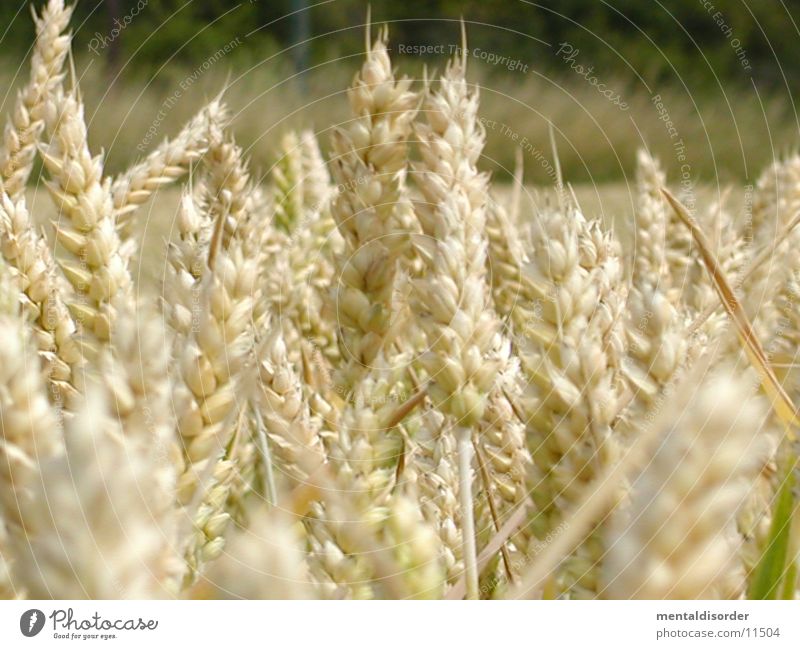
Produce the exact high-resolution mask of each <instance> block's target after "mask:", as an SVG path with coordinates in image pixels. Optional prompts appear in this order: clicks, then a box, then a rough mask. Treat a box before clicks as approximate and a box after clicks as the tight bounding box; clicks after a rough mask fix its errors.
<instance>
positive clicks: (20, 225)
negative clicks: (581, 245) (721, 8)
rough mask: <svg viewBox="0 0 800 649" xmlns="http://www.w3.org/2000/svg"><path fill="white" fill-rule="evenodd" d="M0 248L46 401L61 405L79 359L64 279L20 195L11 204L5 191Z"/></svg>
mask: <svg viewBox="0 0 800 649" xmlns="http://www.w3.org/2000/svg"><path fill="white" fill-rule="evenodd" d="M0 192H2V190H0ZM0 252H2V256H3V258H4V259H5V260H6V262H7V263H8V264H9V266H10V271H11V275H12V276H13V278H14V280H15V283H16V286H17V288H18V291H19V296H20V299H21V301H22V305H23V310H24V312H25V314H26V316H27V317H28V318H29V319H30V322H31V323H32V325H33V330H34V341H35V343H36V346H37V347H38V349H39V353H40V355H41V357H42V360H43V361H44V365H45V372H46V374H47V378H48V382H49V386H48V387H49V394H50V400H51V401H52V402H53V404H54V405H56V406H61V405H64V402H65V401H66V400H67V399H68V398H70V397H71V396H74V393H75V387H74V385H73V383H74V381H73V376H72V375H73V372H74V371H75V368H76V367H77V366H78V365H79V364H80V362H81V353H80V349H79V347H78V345H77V344H76V342H75V339H74V336H75V323H74V322H73V321H72V317H71V316H70V314H69V311H68V309H67V307H66V304H65V303H64V300H63V294H64V293H65V292H66V291H65V290H64V286H63V284H62V282H63V280H62V278H61V276H60V275H58V274H57V269H56V266H55V261H54V260H53V257H52V254H51V252H50V248H49V247H48V244H47V242H46V241H45V239H44V236H42V235H40V234H38V233H37V232H36V231H35V229H34V227H33V224H32V223H31V219H30V216H29V214H28V210H27V209H26V207H25V201H24V199H23V198H20V199H19V200H18V201H17V202H16V203H15V202H14V201H12V199H11V198H10V197H9V196H8V195H7V194H5V192H2V197H0ZM60 280H61V281H60Z"/></svg>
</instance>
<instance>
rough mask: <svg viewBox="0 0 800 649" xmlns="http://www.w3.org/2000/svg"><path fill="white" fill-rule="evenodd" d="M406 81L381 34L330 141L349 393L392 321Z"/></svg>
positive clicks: (406, 127)
mask: <svg viewBox="0 0 800 649" xmlns="http://www.w3.org/2000/svg"><path fill="white" fill-rule="evenodd" d="M410 87H411V80H410V79H406V78H402V79H396V78H395V76H394V74H393V73H392V68H391V61H390V60H389V54H388V50H387V47H386V34H385V32H384V33H381V34H380V35H379V37H378V39H377V40H376V42H375V43H374V44H372V45H371V46H368V48H367V59H366V61H365V62H364V64H363V66H362V68H361V71H360V73H359V74H358V75H357V76H356V78H355V80H354V82H353V84H352V86H351V87H350V90H349V92H348V98H349V100H350V107H351V110H352V113H353V116H354V117H353V120H352V121H351V122H350V123H349V124H348V125H347V127H346V128H344V129H341V130H337V131H336V132H335V133H334V136H333V152H334V155H335V157H334V159H333V161H332V169H333V176H334V179H335V181H336V182H337V183H338V185H339V192H338V193H337V194H336V196H335V197H334V199H333V202H332V204H331V213H332V214H333V217H334V219H335V220H336V225H337V227H338V228H339V232H340V234H341V235H342V238H343V239H344V251H343V253H342V254H341V255H339V256H337V258H336V272H337V278H338V281H337V285H336V286H335V288H334V290H335V294H334V303H335V309H336V316H335V317H336V319H337V321H338V325H339V328H340V335H339V345H340V347H341V350H342V357H343V358H344V359H346V363H344V364H343V366H342V368H341V371H340V372H339V374H340V376H339V378H338V381H339V383H340V384H341V385H342V388H343V389H344V390H345V391H349V390H351V389H352V388H353V386H354V385H355V384H356V383H357V382H358V379H359V378H360V377H361V375H363V373H364V372H365V368H368V367H369V366H370V364H371V363H372V362H373V360H375V358H376V357H377V356H378V354H379V352H380V351H381V350H382V349H386V348H387V342H388V340H387V338H388V337H389V335H390V332H391V330H392V327H393V325H394V324H395V323H396V320H397V311H398V305H397V304H396V303H395V295H394V291H395V277H396V273H397V259H398V257H399V255H400V254H401V253H402V251H403V249H404V246H405V241H406V239H407V232H408V230H409V229H410V219H411V206H410V203H409V202H408V199H407V198H406V197H405V193H406V191H405V175H406V165H407V140H408V136H409V134H410V132H411V122H412V120H413V118H414V115H415V112H416V111H415V108H416V104H417V95H416V94H415V93H414V92H412V91H411V90H410Z"/></svg>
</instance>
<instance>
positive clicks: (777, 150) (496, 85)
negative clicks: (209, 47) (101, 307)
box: [0, 56, 798, 185]
mask: <svg viewBox="0 0 800 649" xmlns="http://www.w3.org/2000/svg"><path fill="white" fill-rule="evenodd" d="M359 60H360V58H359V57H357V56H354V57H353V58H352V60H351V59H345V60H341V61H339V62H336V63H330V64H324V65H322V66H320V67H318V68H316V69H313V70H311V71H310V72H308V73H306V74H305V75H304V76H303V79H302V83H301V82H300V81H299V80H298V79H297V78H293V73H292V71H291V69H290V67H289V66H288V65H286V64H285V62H282V61H280V60H269V59H268V60H266V61H264V62H262V63H260V64H258V65H257V66H255V67H253V68H251V69H248V70H229V69H228V68H227V67H226V65H225V61H224V59H222V60H221V61H220V62H219V63H217V64H216V65H214V66H212V67H211V68H210V69H209V70H208V71H207V72H202V73H199V74H198V73H197V70H179V69H177V68H165V69H164V70H163V71H162V72H161V73H159V75H158V76H157V77H156V78H155V80H153V81H147V80H144V79H141V78H138V79H137V76H136V71H135V70H133V69H126V68H123V69H122V70H121V71H120V73H119V75H118V77H117V78H108V77H106V76H105V75H104V74H102V73H101V71H100V68H99V64H97V63H96V62H95V61H92V60H87V61H78V65H77V69H78V71H79V72H78V75H79V76H80V77H81V85H82V88H83V91H84V95H85V99H86V103H87V119H88V120H89V122H90V124H89V131H90V133H91V144H92V146H93V147H94V148H95V149H96V150H100V149H103V150H104V151H105V152H106V154H107V159H108V168H109V169H110V170H112V171H117V170H119V169H120V168H121V166H122V165H123V164H126V163H128V164H129V163H130V162H131V161H132V160H133V159H135V158H137V157H141V156H142V155H144V154H145V153H146V152H147V151H149V150H151V149H152V148H153V147H154V146H156V145H157V144H158V142H159V141H161V139H163V138H164V137H166V136H169V135H173V134H175V133H176V132H177V131H178V130H179V128H180V126H181V125H182V124H183V123H185V121H186V120H187V119H188V118H189V117H191V115H192V114H193V113H194V112H195V111H196V110H197V108H198V107H199V106H200V105H201V104H202V103H203V101H205V100H206V99H208V98H209V97H212V96H215V95H216V94H218V93H219V91H220V89H221V88H223V87H226V84H227V92H226V100H227V102H228V103H229V105H230V106H231V108H232V110H233V114H234V123H233V129H234V131H235V133H236V135H237V137H238V138H239V141H240V142H241V143H242V144H243V146H244V147H245V148H246V149H247V152H248V155H249V156H250V157H251V159H252V161H253V163H254V168H255V169H256V170H258V171H260V173H263V174H266V173H267V172H268V170H269V168H270V166H271V165H272V164H273V162H274V157H275V149H276V145H277V142H278V140H279V138H280V136H281V134H282V133H284V132H285V131H286V130H288V129H290V128H298V127H310V128H312V129H315V130H316V131H317V133H318V136H319V139H320V142H321V144H322V146H323V149H326V148H327V143H328V142H329V140H330V131H331V129H332V128H333V126H331V125H335V124H338V123H341V122H342V121H343V120H345V119H347V115H348V106H347V97H346V93H345V91H344V90H343V88H346V87H347V86H348V84H349V82H350V79H351V78H352V75H353V73H354V72H355V66H356V64H357V62H358V61H359ZM442 64H444V57H443V60H442ZM18 65H19V62H15V63H14V64H13V65H9V66H8V68H7V69H9V70H13V69H16V67H17V66H18ZM397 65H398V67H399V68H400V69H401V70H402V71H404V72H406V71H410V72H409V74H411V75H413V76H417V77H418V78H420V79H421V77H422V69H421V66H420V63H419V61H417V60H413V59H412V60H402V59H400V60H399V61H398V62H397ZM430 72H431V71H430V70H429V74H430ZM7 77H8V75H6V79H4V80H3V81H4V83H8V82H10V79H8V78H7ZM469 77H470V78H471V79H472V80H473V81H474V82H475V83H477V84H479V85H480V86H481V88H482V90H481V116H482V119H483V121H484V125H485V127H486V131H487V140H488V142H487V147H486V149H485V155H484V160H483V167H484V168H485V169H487V170H490V171H492V172H493V174H494V175H495V176H496V177H498V178H501V179H502V178H505V179H508V178H510V176H511V170H512V168H513V165H514V159H515V155H516V152H517V150H518V149H521V150H522V152H523V154H524V162H525V168H526V181H527V182H531V183H536V184H543V185H547V184H550V183H552V181H553V160H552V155H551V152H550V151H551V149H550V144H549V136H548V133H549V128H550V127H551V125H552V127H553V129H554V130H555V133H556V137H557V141H558V147H559V157H560V161H561V165H562V168H563V171H564V176H565V178H566V179H567V180H568V181H571V182H575V183H581V184H585V183H590V184H591V183H603V184H605V183H608V182H621V181H622V182H625V180H626V178H627V179H630V177H631V174H632V170H633V168H634V162H635V152H636V150H637V149H638V148H639V147H641V146H646V147H648V148H649V149H650V150H651V151H652V152H653V153H654V154H655V155H657V156H658V157H659V158H661V160H662V163H663V165H664V166H665V168H666V169H667V172H668V176H669V177H670V179H676V180H679V179H680V178H681V176H682V175H687V176H689V177H690V178H691V179H692V180H693V181H701V182H705V183H712V184H713V183H715V182H717V180H718V179H719V180H720V181H721V182H728V181H734V182H753V181H754V179H755V178H757V177H758V174H759V173H760V171H761V170H762V169H763V167H764V166H765V165H766V164H768V163H769V162H770V161H771V160H772V159H773V158H775V157H780V156H781V155H783V154H785V153H787V152H788V151H790V150H791V149H792V148H793V147H795V146H796V145H797V143H798V121H797V117H796V116H795V115H794V113H793V112H792V110H791V102H790V101H788V100H787V98H785V97H779V96H770V95H765V94H758V95H757V94H756V92H755V90H754V89H753V88H749V89H748V88H746V87H741V88H737V87H728V88H723V87H719V88H707V89H706V90H705V91H704V93H703V95H702V96H700V95H691V94H689V93H688V92H687V91H686V90H685V89H683V88H679V87H675V86H673V87H663V88H657V89H654V88H645V87H644V86H643V85H635V84H631V83H628V82H625V81H624V80H621V79H620V80H615V79H603V81H604V82H605V83H606V85H607V87H608V88H610V89H613V90H614V91H615V92H617V93H619V95H620V96H621V97H622V98H623V99H624V100H625V103H626V104H627V110H622V109H621V107H620V106H618V105H615V103H613V102H611V101H609V100H608V99H606V98H605V97H603V96H602V95H601V94H600V93H599V92H598V90H597V88H596V87H594V86H592V85H591V84H590V83H589V82H587V81H586V80H585V79H584V78H583V77H581V76H578V75H574V74H573V75H569V74H567V75H566V76H563V77H562V78H559V79H550V78H545V77H543V76H541V75H538V74H537V72H536V70H535V69H531V70H530V71H528V72H527V73H522V72H519V73H504V74H500V73H498V72H497V70H496V69H493V68H488V67H486V66H485V65H483V66H482V65H481V62H480V61H475V62H474V63H473V62H470V69H469ZM654 96H657V97H658V98H659V106H657V105H656V103H654V101H653V97H654ZM13 98H14V92H13V90H9V91H8V92H7V93H6V95H5V96H4V98H3V102H2V106H0V108H2V110H8V109H9V107H10V105H11V101H12V100H13ZM667 119H668V120H669V122H671V124H672V128H671V129H670V127H669V125H668V124H667ZM148 132H149V133H150V135H148Z"/></svg>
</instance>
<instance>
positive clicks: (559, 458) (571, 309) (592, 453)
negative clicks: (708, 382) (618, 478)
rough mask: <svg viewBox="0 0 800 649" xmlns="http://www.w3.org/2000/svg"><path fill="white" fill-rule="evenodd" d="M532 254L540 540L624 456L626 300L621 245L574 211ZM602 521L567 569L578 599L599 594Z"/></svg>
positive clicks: (525, 362) (546, 217)
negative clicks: (619, 421)
mask: <svg viewBox="0 0 800 649" xmlns="http://www.w3.org/2000/svg"><path fill="white" fill-rule="evenodd" d="M531 247H532V249H533V250H536V251H537V253H536V255H535V256H534V257H533V258H532V260H531V263H530V264H528V265H526V267H525V268H524V271H525V283H526V285H527V286H528V287H529V290H530V291H532V296H533V295H535V299H536V300H537V301H538V302H539V304H540V305H541V307H540V310H539V314H540V318H539V320H538V322H537V321H536V320H533V321H531V322H529V323H528V325H527V327H526V328H524V329H522V328H521V329H520V331H519V333H518V334H517V342H518V349H519V355H520V359H521V362H522V368H523V371H524V373H525V375H526V378H527V380H528V381H529V384H528V386H527V388H526V391H525V394H524V398H523V399H522V400H521V402H520V405H521V406H522V408H523V409H524V413H525V418H526V420H527V428H528V448H529V449H530V452H531V456H532V458H533V470H532V472H531V476H530V480H531V482H530V487H529V488H530V490H531V491H532V495H533V500H534V503H535V505H536V510H535V512H534V516H533V520H532V521H531V524H530V525H529V527H528V528H527V529H526V530H525V531H526V532H527V533H528V534H530V533H532V534H533V536H534V537H535V538H536V539H538V540H539V541H541V540H542V539H545V538H547V536H548V535H552V534H557V533H558V530H557V528H556V522H557V521H558V520H559V517H560V512H562V511H564V510H565V509H570V507H571V506H574V505H575V499H576V498H579V497H581V495H582V494H583V488H584V486H585V485H587V484H590V483H591V481H592V479H593V478H594V476H596V475H598V474H599V473H600V472H601V470H602V468H603V467H606V466H610V465H612V464H613V463H614V461H615V459H616V457H617V456H618V454H619V441H618V440H617V438H616V436H615V435H614V434H613V431H612V430H611V425H612V423H613V421H614V419H615V417H616V416H617V414H618V412H619V407H620V386H619V383H618V381H619V376H618V369H617V368H618V367H619V364H620V360H621V351H622V350H621V349H620V346H619V339H618V338H619V333H620V329H621V327H620V325H621V322H620V320H621V315H620V314H619V309H620V307H621V304H622V302H623V301H624V293H623V291H622V287H621V267H620V265H619V259H618V256H617V255H618V253H617V251H616V250H617V247H616V245H615V244H614V242H613V241H612V240H611V239H610V238H607V236H605V235H603V234H602V233H601V232H600V230H599V228H598V227H597V226H596V225H594V226H593V225H591V224H588V223H587V222H586V221H585V219H584V218H583V216H582V215H581V214H580V213H579V212H577V211H576V210H574V209H570V210H569V211H567V212H566V213H562V212H547V213H544V214H541V215H538V217H537V218H536V220H535V222H534V226H533V232H532V239H531ZM601 522H602V519H600V520H598V521H596V523H595V528H594V530H593V531H592V532H591V533H590V535H589V536H588V537H587V538H586V540H585V541H584V542H583V544H582V545H581V546H580V547H579V548H578V549H577V550H576V552H575V554H574V555H572V556H571V557H569V558H567V559H566V560H565V561H564V562H563V564H562V566H561V571H560V574H559V575H558V578H557V580H556V584H555V585H556V587H557V589H558V590H560V591H563V592H570V594H571V595H572V596H576V597H586V596H589V597H591V596H593V595H594V593H596V592H597V587H598V568H599V559H600V557H601V556H602V547H601V545H600V541H599V529H598V526H599V524H600V523H601Z"/></svg>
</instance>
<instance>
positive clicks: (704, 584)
mask: <svg viewBox="0 0 800 649" xmlns="http://www.w3.org/2000/svg"><path fill="white" fill-rule="evenodd" d="M733 371H734V370H733V368H728V369H726V370H725V372H724V374H723V373H720V374H719V375H718V376H715V377H712V378H711V379H709V380H706V382H705V384H704V385H703V386H702V387H701V388H700V390H698V389H697V386H696V385H691V384H687V385H686V386H685V388H684V389H682V390H681V391H680V393H679V394H678V396H677V398H676V400H675V401H673V402H672V404H673V405H672V407H674V409H675V412H677V413H680V415H679V419H678V421H676V422H675V424H674V425H673V426H670V427H669V428H668V429H665V430H664V431H663V434H662V435H661V436H660V437H659V439H660V443H659V446H658V448H657V449H656V450H655V453H654V455H653V457H652V459H651V461H650V463H649V464H648V465H647V466H646V467H645V469H644V470H643V471H642V473H641V475H639V476H638V477H637V478H636V479H635V480H634V482H633V484H632V495H631V499H632V502H631V506H630V510H629V511H625V510H622V511H620V512H618V513H617V514H615V516H614V522H613V525H612V527H611V529H610V530H609V536H608V540H607V543H608V546H609V550H608V556H607V559H606V562H605V566H604V580H605V584H606V590H605V593H606V594H608V595H609V596H610V597H615V598H642V599H663V598H669V599H703V598H714V597H726V596H729V594H728V592H727V588H728V583H729V577H730V574H731V572H732V571H735V570H736V550H737V548H736V543H737V541H736V540H735V539H736V533H735V529H734V525H735V513H736V510H737V509H738V508H740V507H741V505H742V503H743V501H744V498H745V496H746V495H747V493H748V491H749V489H750V488H751V487H752V485H753V481H754V480H755V478H756V475H757V473H758V470H759V467H760V464H761V459H763V457H764V455H765V451H766V448H765V447H764V446H763V445H762V444H761V442H762V441H763V435H761V434H760V432H759V431H760V428H761V426H762V424H763V422H764V418H765V415H766V408H765V407H764V404H762V403H759V402H758V401H757V400H756V399H755V398H754V397H753V396H752V394H751V393H750V391H749V389H748V388H747V385H748V384H747V382H737V381H735V380H733V379H732V378H730V375H731V374H732V373H733ZM742 576H743V575H742Z"/></svg>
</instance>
